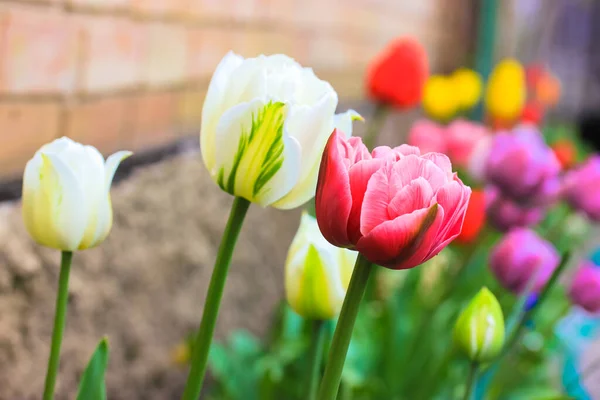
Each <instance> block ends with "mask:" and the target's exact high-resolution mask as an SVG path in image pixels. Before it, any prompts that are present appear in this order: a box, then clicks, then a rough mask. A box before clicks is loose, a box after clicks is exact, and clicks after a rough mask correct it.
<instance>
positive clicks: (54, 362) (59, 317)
mask: <svg viewBox="0 0 600 400" xmlns="http://www.w3.org/2000/svg"><path fill="white" fill-rule="evenodd" d="M72 260H73V252H71V251H63V252H62V257H61V261H60V275H59V277H58V293H57V295H56V311H55V313H54V329H53V331H52V344H51V346H50V358H49V359H48V371H47V372H46V383H45V384H44V400H52V399H53V398H54V387H55V386H56V375H57V374H58V366H59V364H60V346H61V344H62V338H63V332H64V331H65V319H66V313H67V303H68V300H69V273H70V272H71V262H72Z"/></svg>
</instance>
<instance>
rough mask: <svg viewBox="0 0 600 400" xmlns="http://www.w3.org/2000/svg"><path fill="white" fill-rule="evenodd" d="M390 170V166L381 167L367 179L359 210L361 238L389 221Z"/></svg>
mask: <svg viewBox="0 0 600 400" xmlns="http://www.w3.org/2000/svg"><path fill="white" fill-rule="evenodd" d="M391 169H392V164H387V165H385V166H382V167H380V168H379V169H378V170H377V171H376V172H375V173H374V174H372V175H371V177H370V178H369V179H368V182H367V189H366V191H365V194H364V199H363V202H362V205H361V208H360V233H361V235H362V236H366V235H368V234H369V232H371V231H372V230H373V229H375V228H376V227H377V226H379V225H381V224H383V223H384V222H386V221H389V220H390V219H391V218H390V216H389V214H388V204H389V202H390V200H391V194H390V191H391V189H390V173H391ZM357 186H358V185H357Z"/></svg>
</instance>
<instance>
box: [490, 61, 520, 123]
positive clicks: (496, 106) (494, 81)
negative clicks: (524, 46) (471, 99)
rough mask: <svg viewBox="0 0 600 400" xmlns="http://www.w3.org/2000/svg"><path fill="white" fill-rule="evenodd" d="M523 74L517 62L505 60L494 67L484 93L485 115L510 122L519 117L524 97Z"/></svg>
mask: <svg viewBox="0 0 600 400" xmlns="http://www.w3.org/2000/svg"><path fill="white" fill-rule="evenodd" d="M526 91H527V90H526V86H525V72H524V70H523V67H522V66H521V64H519V62H518V61H516V60H512V59H507V60H503V61H501V62H500V63H498V64H497V65H496V67H495V68H494V70H493V71H492V73H491V74H490V76H489V79H488V83H487V88H486V92H485V106H486V110H487V113H488V114H489V115H490V116H491V117H492V118H494V119H499V120H503V121H512V120H515V119H517V118H518V117H519V116H520V115H521V110H522V109H523V106H524V104H525V97H526Z"/></svg>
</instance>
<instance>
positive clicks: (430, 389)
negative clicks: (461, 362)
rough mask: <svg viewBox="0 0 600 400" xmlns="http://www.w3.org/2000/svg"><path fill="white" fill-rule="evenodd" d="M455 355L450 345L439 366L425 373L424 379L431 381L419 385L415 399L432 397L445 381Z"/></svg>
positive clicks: (424, 399)
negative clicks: (430, 372)
mask: <svg viewBox="0 0 600 400" xmlns="http://www.w3.org/2000/svg"><path fill="white" fill-rule="evenodd" d="M453 356H454V349H453V347H452V346H448V350H446V354H445V355H444V358H442V360H441V361H440V363H439V364H438V365H437V368H436V369H435V370H434V372H433V374H431V375H427V374H426V375H425V376H424V378H426V379H424V380H423V381H424V382H429V383H428V384H425V385H423V384H421V385H419V391H418V392H417V395H416V396H415V397H414V398H415V399H423V400H426V399H431V398H433V396H432V395H431V394H432V393H435V390H436V389H437V388H438V386H439V384H440V383H443V382H445V377H446V374H445V373H446V372H447V371H448V367H449V366H450V362H451V361H452V358H453Z"/></svg>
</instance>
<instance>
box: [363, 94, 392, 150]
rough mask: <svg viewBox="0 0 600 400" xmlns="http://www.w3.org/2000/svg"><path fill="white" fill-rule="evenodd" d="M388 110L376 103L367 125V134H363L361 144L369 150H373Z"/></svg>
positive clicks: (385, 106) (381, 104) (383, 105)
mask: <svg viewBox="0 0 600 400" xmlns="http://www.w3.org/2000/svg"><path fill="white" fill-rule="evenodd" d="M388 112H389V108H388V106H387V105H385V104H383V103H377V104H376V105H375V110H374V111H373V116H372V117H371V121H370V122H369V123H368V124H367V132H366V133H365V136H364V140H363V143H364V144H365V146H367V148H368V149H369V150H373V146H374V145H375V142H377V136H379V133H380V132H381V129H382V128H383V125H384V123H385V120H386V118H387V115H388Z"/></svg>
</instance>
